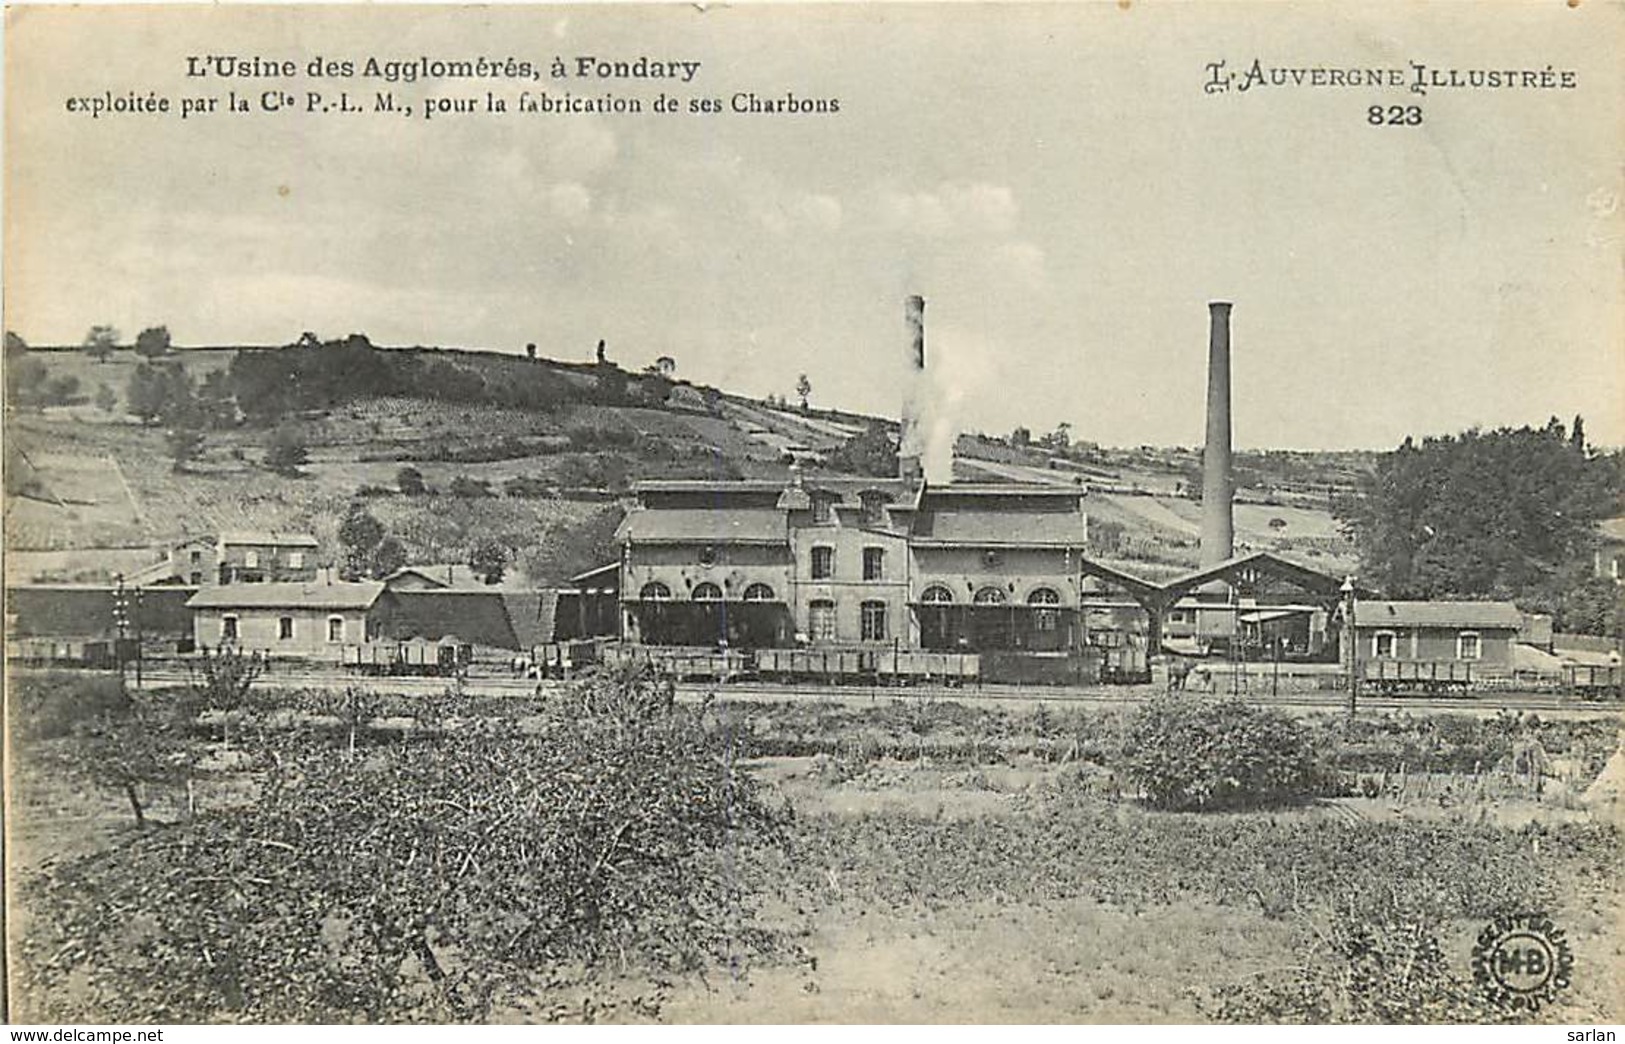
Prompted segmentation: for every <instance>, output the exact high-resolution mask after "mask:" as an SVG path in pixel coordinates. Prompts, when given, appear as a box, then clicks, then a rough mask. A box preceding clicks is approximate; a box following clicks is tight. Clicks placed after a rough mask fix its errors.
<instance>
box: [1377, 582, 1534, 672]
mask: <svg viewBox="0 0 1625 1044" xmlns="http://www.w3.org/2000/svg"><path fill="white" fill-rule="evenodd" d="M1523 627H1524V617H1523V614H1522V613H1521V612H1519V611H1518V607H1517V606H1515V605H1513V604H1512V603H1511V602H1385V601H1366V600H1360V601H1357V602H1356V603H1355V605H1354V630H1355V650H1356V655H1357V656H1358V657H1359V660H1360V662H1361V663H1362V664H1364V663H1369V662H1371V661H1374V660H1404V661H1414V662H1432V663H1439V662H1443V661H1454V662H1463V663H1471V664H1475V665H1478V666H1480V667H1482V668H1484V669H1485V670H1486V671H1488V672H1490V673H1499V672H1502V671H1511V670H1512V667H1513V645H1514V644H1515V643H1516V642H1517V641H1518V633H1519V631H1520V629H1522V628H1523Z"/></svg>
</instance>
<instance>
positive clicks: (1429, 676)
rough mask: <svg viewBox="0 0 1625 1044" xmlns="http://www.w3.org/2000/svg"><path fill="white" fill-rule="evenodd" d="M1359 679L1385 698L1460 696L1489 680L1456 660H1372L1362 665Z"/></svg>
mask: <svg viewBox="0 0 1625 1044" xmlns="http://www.w3.org/2000/svg"><path fill="white" fill-rule="evenodd" d="M1360 675H1361V680H1362V681H1363V682H1364V683H1365V684H1367V685H1369V686H1370V687H1371V688H1372V689H1374V690H1375V691H1377V692H1380V693H1382V694H1383V695H1386V696H1399V695H1404V694H1406V693H1412V694H1418V693H1419V694H1422V695H1426V696H1464V695H1466V694H1467V693H1468V691H1469V690H1470V689H1472V688H1473V686H1474V684H1475V683H1478V682H1482V681H1488V680H1489V679H1488V678H1482V677H1475V676H1474V674H1473V665H1472V664H1471V663H1464V662H1462V661H1459V660H1372V661H1370V662H1368V663H1365V664H1363V665H1362V667H1361V671H1360Z"/></svg>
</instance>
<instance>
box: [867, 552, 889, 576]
mask: <svg viewBox="0 0 1625 1044" xmlns="http://www.w3.org/2000/svg"><path fill="white" fill-rule="evenodd" d="M885 576H886V549H885V548H883V547H866V548H864V549H863V578H864V579H865V580H883V579H885Z"/></svg>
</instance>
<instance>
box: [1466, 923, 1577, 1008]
mask: <svg viewBox="0 0 1625 1044" xmlns="http://www.w3.org/2000/svg"><path fill="white" fill-rule="evenodd" d="M1573 972H1574V954H1573V953H1572V952H1571V951H1570V949H1569V944H1568V940H1567V939H1565V938H1564V936H1563V930H1562V929H1561V928H1558V927H1557V926H1556V925H1554V924H1553V923H1552V919H1551V918H1550V917H1548V916H1546V915H1545V914H1543V913H1521V914H1512V915H1509V916H1503V917H1497V918H1496V919H1495V920H1494V921H1492V922H1491V923H1490V924H1488V925H1486V926H1485V928H1484V930H1483V931H1481V932H1479V933H1478V943H1477V944H1476V945H1475V946H1474V947H1473V979H1474V981H1476V982H1477V983H1478V986H1479V988H1480V989H1482V990H1483V991H1484V994H1485V996H1487V997H1488V998H1489V999H1490V1001H1491V1002H1492V1003H1494V1004H1497V1005H1499V1006H1501V1007H1504V1008H1508V1009H1510V1010H1512V1011H1528V1012H1535V1011H1539V1010H1540V1008H1541V1005H1543V1004H1550V1003H1552V1002H1553V1001H1554V1000H1556V999H1557V995H1558V994H1559V993H1561V992H1562V991H1563V990H1565V989H1567V988H1568V986H1569V982H1570V978H1571V976H1572V975H1573Z"/></svg>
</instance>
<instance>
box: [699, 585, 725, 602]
mask: <svg viewBox="0 0 1625 1044" xmlns="http://www.w3.org/2000/svg"><path fill="white" fill-rule="evenodd" d="M694 600H695V601H696V602H720V601H722V588H720V587H718V586H717V585H716V584H712V583H704V584H695V585H694Z"/></svg>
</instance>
